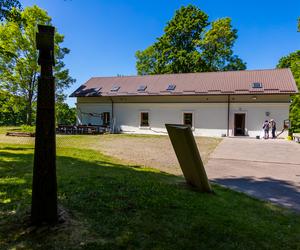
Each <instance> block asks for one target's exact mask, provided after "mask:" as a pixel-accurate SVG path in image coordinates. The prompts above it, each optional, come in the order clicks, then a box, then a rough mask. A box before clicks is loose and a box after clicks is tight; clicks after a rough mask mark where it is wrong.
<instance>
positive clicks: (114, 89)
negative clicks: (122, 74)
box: [110, 85, 120, 92]
mask: <svg viewBox="0 0 300 250" xmlns="http://www.w3.org/2000/svg"><path fill="white" fill-rule="evenodd" d="M119 89H120V86H117V85H114V86H112V88H111V89H110V91H112V92H117V91H118V90H119Z"/></svg>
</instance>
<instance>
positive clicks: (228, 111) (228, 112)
mask: <svg viewBox="0 0 300 250" xmlns="http://www.w3.org/2000/svg"><path fill="white" fill-rule="evenodd" d="M227 104H228V106H227V137H228V136H229V116H230V95H228V96H227Z"/></svg>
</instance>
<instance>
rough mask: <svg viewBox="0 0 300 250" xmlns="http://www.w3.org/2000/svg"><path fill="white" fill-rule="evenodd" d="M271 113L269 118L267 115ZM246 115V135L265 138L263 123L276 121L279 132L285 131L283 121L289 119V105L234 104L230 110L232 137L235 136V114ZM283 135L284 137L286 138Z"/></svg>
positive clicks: (284, 134)
mask: <svg viewBox="0 0 300 250" xmlns="http://www.w3.org/2000/svg"><path fill="white" fill-rule="evenodd" d="M266 112H269V113H270V114H269V116H267V115H266ZM235 113H245V114H246V123H245V130H246V134H247V135H249V136H250V137H255V136H256V135H260V136H261V137H262V136H263V130H262V126H263V122H264V121H265V120H270V119H274V120H275V121H276V123H277V132H279V131H280V130H282V129H283V121H284V120H285V119H289V103H233V104H231V108H230V135H233V128H234V114H235ZM286 135H287V133H283V134H282V136H283V137H284V136H286Z"/></svg>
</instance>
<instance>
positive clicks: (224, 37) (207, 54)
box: [136, 5, 246, 75]
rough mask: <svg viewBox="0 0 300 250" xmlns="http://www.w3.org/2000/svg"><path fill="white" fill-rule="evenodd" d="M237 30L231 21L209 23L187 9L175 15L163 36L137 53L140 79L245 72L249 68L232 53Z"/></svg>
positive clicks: (197, 11)
mask: <svg viewBox="0 0 300 250" xmlns="http://www.w3.org/2000/svg"><path fill="white" fill-rule="evenodd" d="M236 39H237V30H236V29H234V28H233V27H232V25H231V19H230V18H228V17H227V18H222V19H218V20H216V21H213V22H212V23H210V22H209V21H208V15H207V14H206V13H204V12H203V11H202V10H200V9H199V8H198V7H196V6H193V5H188V6H186V7H181V8H180V9H179V10H177V11H176V13H175V15H174V17H173V18H172V19H171V20H170V21H169V22H168V23H167V25H166V27H165V29H164V34H163V35H162V36H161V37H159V38H157V41H156V42H155V43H154V44H153V45H151V46H149V47H148V48H146V49H145V50H143V51H140V50H138V51H137V52H136V59H137V62H136V68H137V72H138V74H139V75H145V74H164V73H187V72H207V71H226V70H243V69H246V64H245V63H244V62H243V61H242V60H241V59H240V58H239V57H238V56H237V55H234V53H233V46H234V42H235V41H236Z"/></svg>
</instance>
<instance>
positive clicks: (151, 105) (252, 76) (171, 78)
mask: <svg viewBox="0 0 300 250" xmlns="http://www.w3.org/2000/svg"><path fill="white" fill-rule="evenodd" d="M295 93H298V89H297V86H296V84H295V81H294V78H293V76H292V73H291V71H290V70H289V69H272V70H250V71H230V72H211V73H188V74H164V75H148V76H128V77H127V76H126V77H123V76H122V77H95V78H91V79H90V80H88V81H87V82H86V83H85V84H83V85H82V86H80V87H79V88H78V89H77V90H76V91H75V92H74V93H73V94H72V95H71V96H72V97H76V98H77V104H76V105H77V110H78V124H92V125H103V126H110V127H111V128H112V129H114V131H119V132H123V133H140V134H141V133H142V134H157V133H158V134H163V133H166V129H165V124H166V123H174V124H189V125H191V126H192V129H193V131H194V134H195V135H202V136H222V135H227V136H251V137H254V136H257V135H261V133H262V124H263V122H264V121H265V120H269V119H271V118H272V119H274V120H275V121H276V122H277V131H279V130H281V129H283V122H284V120H286V119H288V118H289V104H290V96H291V95H292V94H295Z"/></svg>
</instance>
